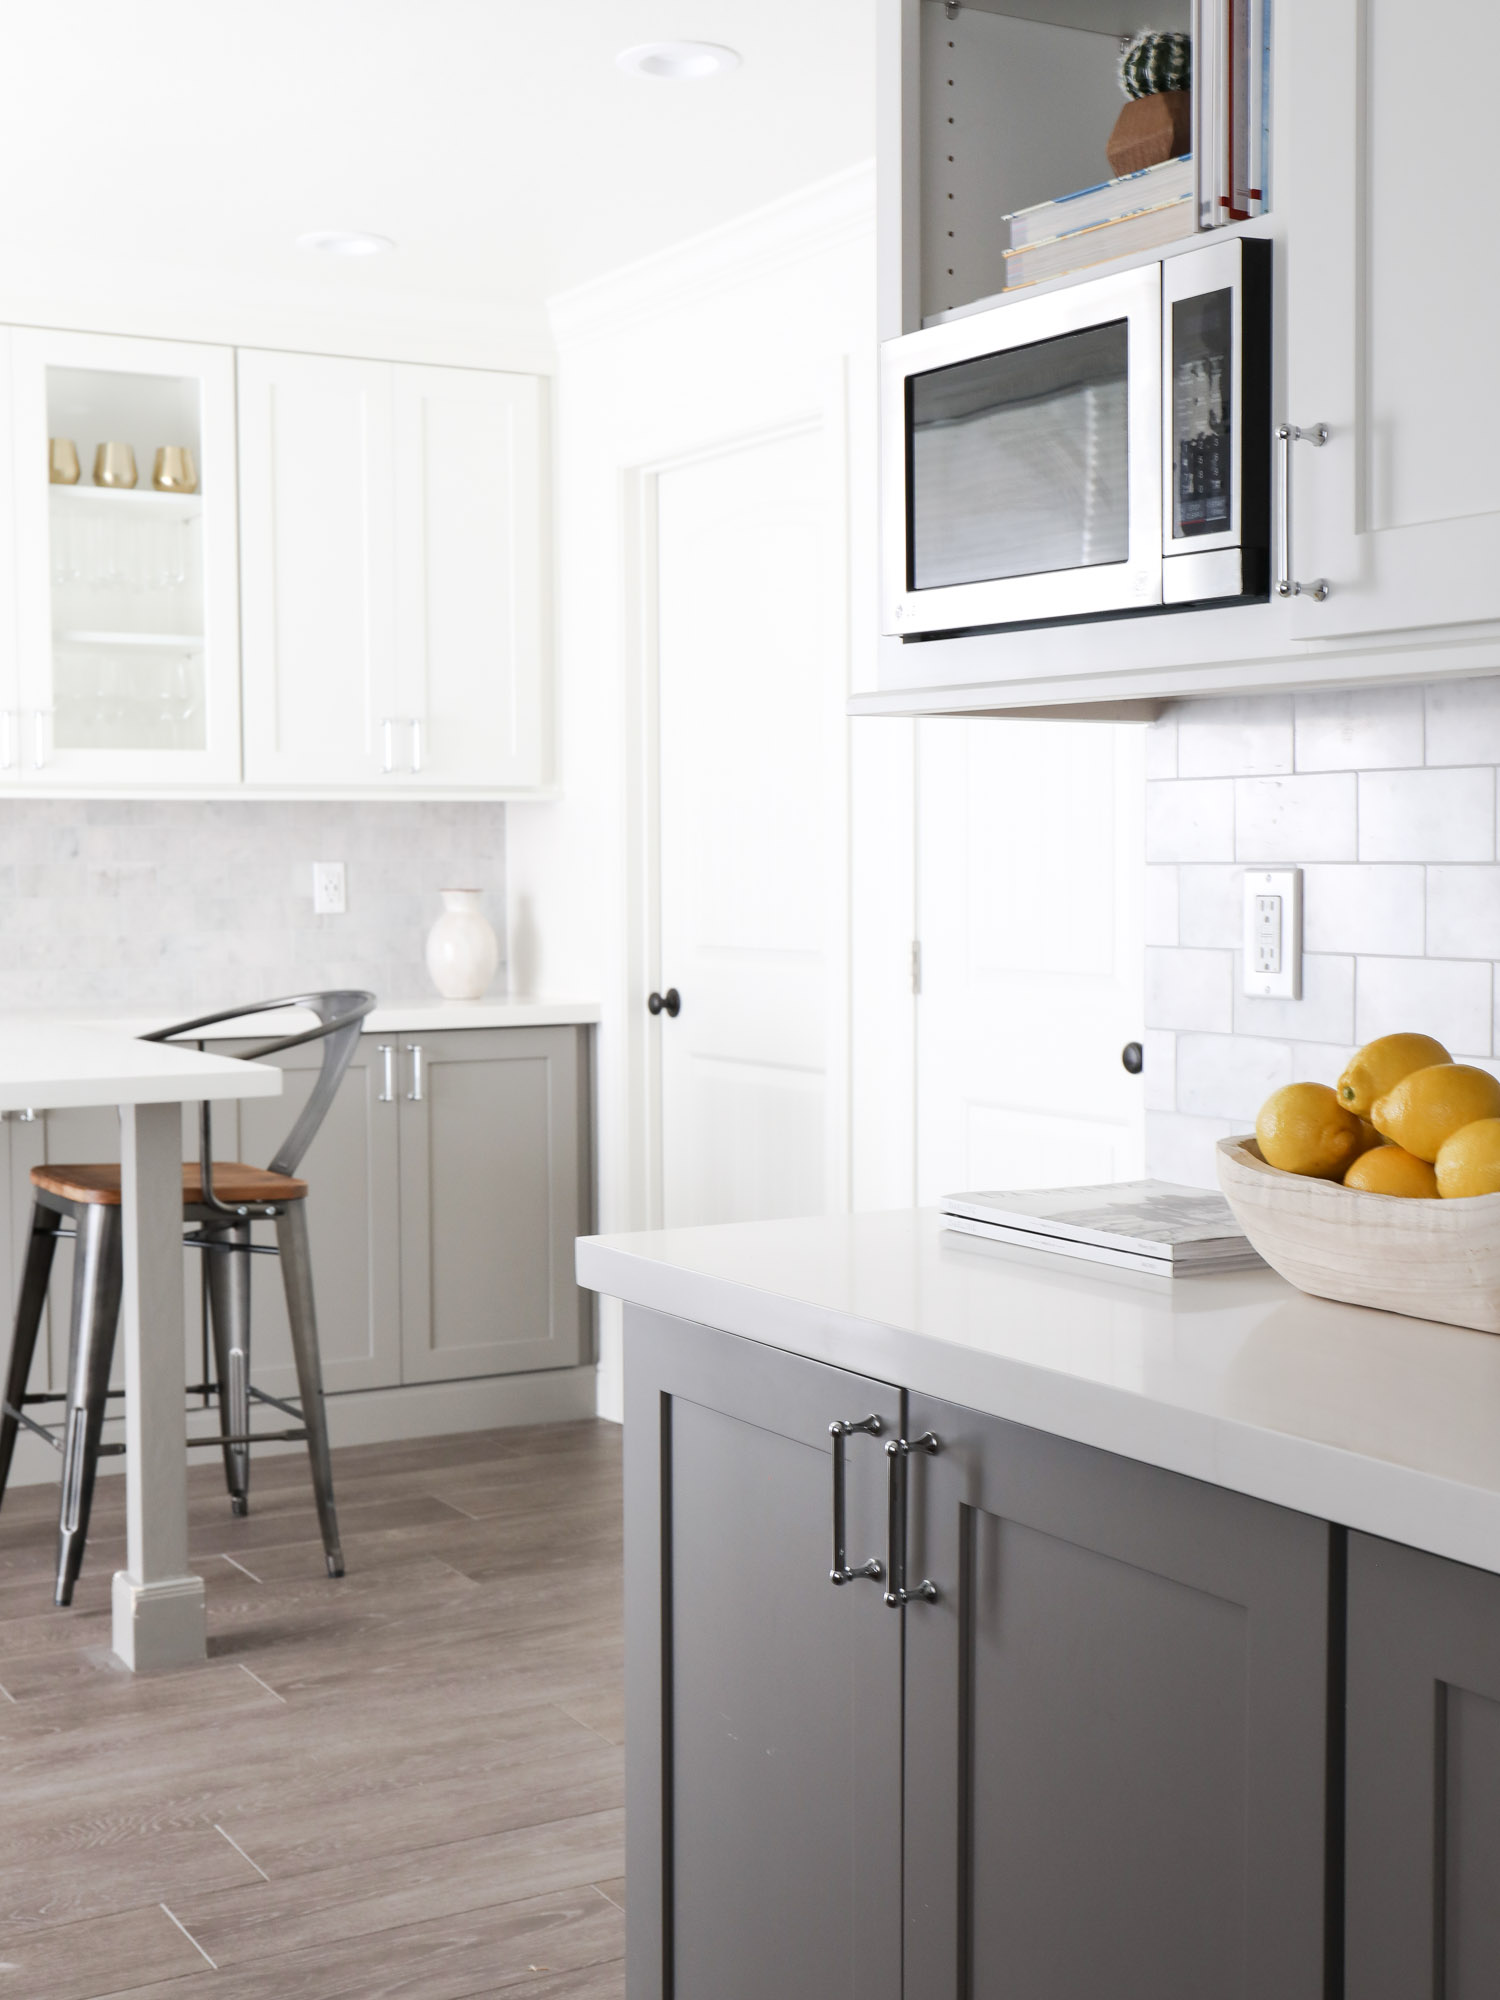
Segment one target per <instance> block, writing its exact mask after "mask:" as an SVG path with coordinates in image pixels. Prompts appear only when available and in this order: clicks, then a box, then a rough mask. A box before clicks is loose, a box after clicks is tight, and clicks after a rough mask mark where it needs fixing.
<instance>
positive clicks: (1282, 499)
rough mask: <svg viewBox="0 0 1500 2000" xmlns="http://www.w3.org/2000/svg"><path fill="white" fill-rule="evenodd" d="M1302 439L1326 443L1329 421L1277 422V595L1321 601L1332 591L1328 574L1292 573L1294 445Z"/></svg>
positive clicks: (1314, 442)
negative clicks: (1303, 576) (1305, 577)
mask: <svg viewBox="0 0 1500 2000" xmlns="http://www.w3.org/2000/svg"><path fill="white" fill-rule="evenodd" d="M1299 438H1300V439H1301V440H1302V441H1303V442H1304V443H1306V444H1312V445H1324V444H1327V442H1328V426H1327V424H1314V425H1312V427H1311V428H1310V429H1308V430H1303V429H1302V427H1301V425H1300V424H1278V425H1277V426H1276V504H1277V521H1278V525H1277V534H1276V595H1277V596H1278V597H1310V598H1312V600H1313V601H1314V603H1316V604H1321V603H1322V602H1323V600H1324V599H1325V598H1326V597H1327V595H1328V584H1327V581H1326V579H1325V578H1323V577H1321V576H1320V577H1317V578H1315V579H1314V581H1313V582H1311V583H1297V582H1295V581H1294V580H1293V577H1292V446H1293V445H1294V444H1295V443H1296V442H1297V441H1298V439H1299Z"/></svg>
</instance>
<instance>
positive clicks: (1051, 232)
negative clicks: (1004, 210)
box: [1005, 153, 1198, 292]
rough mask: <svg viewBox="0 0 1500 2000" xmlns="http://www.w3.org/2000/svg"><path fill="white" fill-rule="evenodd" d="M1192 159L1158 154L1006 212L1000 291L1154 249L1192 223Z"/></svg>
mask: <svg viewBox="0 0 1500 2000" xmlns="http://www.w3.org/2000/svg"><path fill="white" fill-rule="evenodd" d="M1193 194H1194V183H1193V157H1192V155H1191V153H1184V154H1183V155H1182V157H1181V158H1180V159H1176V160H1163V161H1162V162H1161V164H1160V165H1159V166H1155V167H1142V168H1141V170H1140V171H1139V173H1134V174H1122V175H1120V177H1119V179H1118V180H1112V181H1101V182H1100V183H1099V184H1098V186H1097V187H1089V188H1080V189H1079V191H1078V193H1077V194H1065V195H1061V196H1059V198H1058V199H1057V200H1056V201H1039V202H1038V203H1037V204H1036V206H1035V207H1034V208H1022V209H1018V210H1017V211H1016V213H1015V214H1014V215H1008V216H1006V218H1005V220H1006V221H1007V222H1008V223H1009V225H1010V248H1009V249H1008V250H1007V251H1006V252H1005V289H1006V290H1007V291H1008V292H1009V291H1014V290H1015V289H1016V287H1017V286H1020V285H1035V284H1040V283H1041V281H1042V280H1043V279H1044V278H1060V277H1063V276H1064V275H1065V274H1066V273H1067V272H1069V271H1081V270H1083V269H1084V268H1085V267H1086V266H1088V265H1090V264H1102V263H1103V262H1104V261H1105V260H1106V259H1107V258H1110V257H1128V256H1130V255H1132V254H1133V253H1134V252H1135V251H1137V250H1155V249H1156V248H1157V247H1158V245H1160V244H1163V243H1171V242H1173V241H1174V240H1175V239H1176V238H1177V237H1179V236H1191V235H1192V234H1193V232H1194V231H1195V230H1196V229H1197V227H1198V218H1197V213H1196V210H1195V208H1194V203H1193Z"/></svg>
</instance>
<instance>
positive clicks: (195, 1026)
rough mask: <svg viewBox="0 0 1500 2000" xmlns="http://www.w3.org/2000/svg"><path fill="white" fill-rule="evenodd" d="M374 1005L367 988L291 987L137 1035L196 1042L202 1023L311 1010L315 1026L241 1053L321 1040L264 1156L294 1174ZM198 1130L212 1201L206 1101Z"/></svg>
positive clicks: (248, 1057)
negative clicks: (315, 1067)
mask: <svg viewBox="0 0 1500 2000" xmlns="http://www.w3.org/2000/svg"><path fill="white" fill-rule="evenodd" d="M374 1005H375V995H374V994H373V993H361V992H358V991H355V990H354V989H352V988H350V989H348V990H340V991H337V992H332V993H294V994H289V995H288V996H287V997H286V998H284V999H281V1000H261V1001H258V1002H257V1003H256V1004H255V1005H253V1006H249V1007H226V1008H225V1009H224V1010H223V1011H222V1012H221V1013H217V1014H199V1015H198V1016H197V1017H196V1019H194V1020H191V1021H178V1022H177V1023H176V1024H175V1025H174V1026H173V1027H170V1028H158V1029H157V1030H156V1032H155V1033H154V1034H150V1035H143V1036H142V1037H141V1040H142V1041H145V1042H179V1041H192V1040H194V1039H196V1040H198V1041H199V1042H200V1043H201V1041H202V1032H201V1031H202V1030H203V1029H204V1028H215V1027H219V1026H221V1025H222V1024H223V1023H224V1022H225V1021H239V1020H249V1019H250V1018H252V1017H253V1016H257V1015H261V1014H273V1013H275V1012H276V1011H277V1010H278V1009H280V1008H287V1007H305V1008H306V1009H307V1010H308V1011H309V1012H310V1013H313V1014H316V1015H317V1017H318V1025H317V1027H315V1028H304V1029H302V1030H301V1032H300V1033H298V1034H295V1035H281V1036H278V1037H276V1038H275V1039H274V1040H272V1041H269V1042H259V1043H257V1044H256V1046H255V1047H254V1048H250V1049H246V1051H245V1053H244V1057H243V1060H244V1061H246V1062H258V1061H259V1060H260V1059H261V1058H262V1057H263V1056H274V1055H279V1054H280V1053H281V1051H282V1050H283V1049H296V1048H301V1047H302V1045H303V1044H304V1043H305V1042H321V1043H322V1044H323V1067H322V1068H321V1069H320V1070H319V1072H318V1080H317V1082H316V1083H315V1084H314V1085H313V1088H312V1095H311V1096H310V1097H309V1098H308V1100H307V1102H306V1104H304V1105H303V1107H302V1110H301V1113H300V1115H299V1116H298V1118H297V1121H296V1123H295V1124H294V1125H293V1127H292V1129H291V1131H290V1132H288V1133H287V1135H286V1137H285V1139H283V1140H282V1142H281V1145H280V1147H279V1148H278V1149H277V1153H276V1157H275V1159H273V1160H272V1161H270V1162H269V1167H270V1171H271V1172H272V1173H273V1174H295V1173H296V1171H297V1169H298V1167H299V1166H300V1165H301V1164H302V1159H303V1156H304V1154H305V1153H306V1152H307V1149H308V1147H309V1146H310V1145H311V1144H312V1142H313V1140H314V1138H315V1137H316V1136H317V1131H318V1127H319V1126H320V1125H321V1124H322V1123H323V1120H324V1119H325V1118H326V1117H327V1115H328V1108H329V1106H330V1105H331V1104H332V1103H333V1099H334V1093H335V1092H336V1091H337V1089H338V1087H339V1085H340V1083H342V1082H343V1078H344V1071H345V1070H346V1069H347V1068H348V1067H349V1063H350V1059H351V1058H352V1057H353V1054H354V1051H355V1048H356V1047H357V1045H358V1042H359V1031H360V1025H361V1023H362V1022H363V1020H364V1018H365V1016H366V1014H368V1013H369V1012H370V1010H371V1009H372V1008H373V1007H374ZM203 1136H204V1158H203V1171H204V1193H205V1195H206V1196H207V1199H208V1203H209V1205H211V1206H217V1205H218V1204H216V1203H215V1202H214V1200H213V1193H212V1184H211V1180H210V1175H211V1171H212V1167H211V1162H212V1155H213V1144H212V1127H211V1125H210V1123H209V1111H208V1106H207V1104H205V1105H204V1106H203Z"/></svg>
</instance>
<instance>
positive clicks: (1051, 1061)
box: [917, 720, 1145, 1202]
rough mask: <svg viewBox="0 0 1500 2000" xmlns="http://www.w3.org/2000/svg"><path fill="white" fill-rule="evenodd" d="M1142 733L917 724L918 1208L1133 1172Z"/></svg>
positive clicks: (1139, 1095) (1095, 726)
mask: <svg viewBox="0 0 1500 2000" xmlns="http://www.w3.org/2000/svg"><path fill="white" fill-rule="evenodd" d="M1144 735H1145V732H1144V731H1143V730H1142V729H1140V728H1139V727H1137V726H1134V725H1118V726H1116V725H1106V724H1101V723H1082V722H1024V721H1023V722H1000V721H973V722H960V721H946V720H943V721H930V722H924V723H922V724H921V725H920V727H919V729H918V781H917V782H918V809H917V811H918V917H919V930H920V937H921V958H920V965H921V994H920V998H919V1001H918V1004H917V1198H918V1200H919V1201H920V1202H932V1201H935V1200H937V1199H938V1198H939V1197H940V1196H942V1195H944V1194H956V1193H959V1192H962V1191H966V1190H977V1189H981V1188H1029V1187H1067V1186H1073V1185H1080V1186H1081V1185H1086V1184H1089V1183H1091V1182H1100V1181H1111V1180H1131V1179H1135V1178H1138V1177H1139V1176H1140V1174H1141V1173H1142V1172H1143V1161H1144V1139H1143V1135H1144V1129H1145V1116H1144V1104H1143V1092H1142V1087H1141V1079H1140V1077H1139V1076H1132V1075H1130V1074H1128V1073H1127V1071H1126V1070H1125V1068H1124V1066H1123V1064H1122V1063H1121V1060H1120V1053H1121V1050H1122V1048H1123V1047H1124V1045H1125V1044H1126V1043H1127V1042H1131V1041H1138V1040H1139V1039H1140V1037H1141V1029H1142V1021H1143V1010H1142V965H1143V963H1144V932H1143V918H1142V893H1143V884H1144V875H1145V870H1144V867H1143V859H1144V854H1143V849H1144V832H1143V813H1144V800H1145V783H1144V764H1143V759H1144Z"/></svg>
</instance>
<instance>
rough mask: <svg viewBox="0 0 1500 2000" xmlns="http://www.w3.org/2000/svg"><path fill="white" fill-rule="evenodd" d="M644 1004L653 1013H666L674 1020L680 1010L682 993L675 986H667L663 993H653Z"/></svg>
mask: <svg viewBox="0 0 1500 2000" xmlns="http://www.w3.org/2000/svg"><path fill="white" fill-rule="evenodd" d="M646 1005H647V1007H648V1008H649V1009H650V1010H651V1012H652V1013H653V1014H666V1015H667V1016H669V1018H670V1019H672V1020H674V1021H675V1020H676V1019H677V1016H678V1015H679V1014H680V1013H681V1012H682V995H681V994H680V993H679V992H678V991H677V988H676V987H675V986H669V987H668V988H667V990H666V992H665V993H653V994H652V995H651V997H650V999H649V1000H648V1001H647V1002H646Z"/></svg>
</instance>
